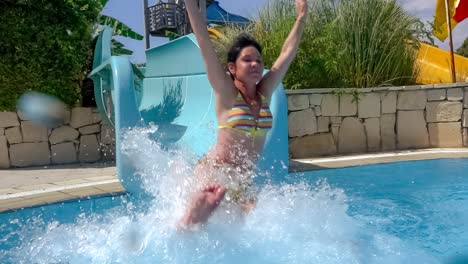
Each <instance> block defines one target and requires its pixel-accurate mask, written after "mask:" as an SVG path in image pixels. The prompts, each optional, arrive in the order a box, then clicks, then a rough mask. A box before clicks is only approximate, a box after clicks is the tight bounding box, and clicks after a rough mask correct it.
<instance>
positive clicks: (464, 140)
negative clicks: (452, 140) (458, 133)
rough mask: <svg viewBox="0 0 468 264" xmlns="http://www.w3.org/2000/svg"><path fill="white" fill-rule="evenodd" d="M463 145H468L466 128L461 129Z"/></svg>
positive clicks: (467, 130)
mask: <svg viewBox="0 0 468 264" xmlns="http://www.w3.org/2000/svg"><path fill="white" fill-rule="evenodd" d="M463 146H464V147H468V128H464V129H463Z"/></svg>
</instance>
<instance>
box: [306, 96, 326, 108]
mask: <svg viewBox="0 0 468 264" xmlns="http://www.w3.org/2000/svg"><path fill="white" fill-rule="evenodd" d="M322 98H323V95H322V94H309V104H310V105H311V106H313V105H318V106H320V105H322Z"/></svg>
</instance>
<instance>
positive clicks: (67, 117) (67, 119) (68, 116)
mask: <svg viewBox="0 0 468 264" xmlns="http://www.w3.org/2000/svg"><path fill="white" fill-rule="evenodd" d="M63 115H64V119H63V124H64V125H68V124H70V120H71V111H70V109H66V110H65V111H64V113H63Z"/></svg>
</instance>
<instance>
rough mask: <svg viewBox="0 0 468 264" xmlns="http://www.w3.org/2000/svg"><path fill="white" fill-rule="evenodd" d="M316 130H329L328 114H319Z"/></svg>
mask: <svg viewBox="0 0 468 264" xmlns="http://www.w3.org/2000/svg"><path fill="white" fill-rule="evenodd" d="M317 124H318V128H317V132H319V133H320V132H329V131H330V128H329V127H330V117H328V116H319V117H317Z"/></svg>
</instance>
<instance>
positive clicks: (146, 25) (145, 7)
mask: <svg viewBox="0 0 468 264" xmlns="http://www.w3.org/2000/svg"><path fill="white" fill-rule="evenodd" d="M143 9H144V12H143V16H144V20H145V43H146V49H149V48H150V34H149V25H148V0H143Z"/></svg>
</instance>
